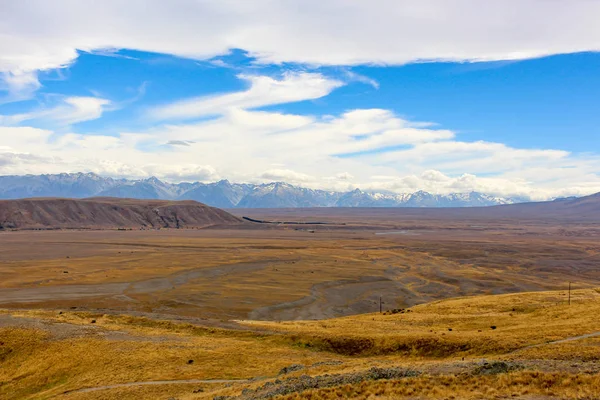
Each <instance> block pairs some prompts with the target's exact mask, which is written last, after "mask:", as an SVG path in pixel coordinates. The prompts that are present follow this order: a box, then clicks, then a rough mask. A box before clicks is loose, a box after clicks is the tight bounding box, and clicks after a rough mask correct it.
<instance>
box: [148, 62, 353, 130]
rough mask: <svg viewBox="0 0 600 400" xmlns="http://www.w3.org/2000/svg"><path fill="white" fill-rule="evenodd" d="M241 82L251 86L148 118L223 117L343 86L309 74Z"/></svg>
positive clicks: (165, 109) (184, 103)
mask: <svg viewBox="0 0 600 400" xmlns="http://www.w3.org/2000/svg"><path fill="white" fill-rule="evenodd" d="M238 78H239V79H242V80H244V81H246V82H247V83H248V84H249V88H248V89H247V90H245V91H242V92H235V93H227V94H222V95H215V96H202V97H195V98H191V99H186V100H180V101H176V102H174V103H171V104H167V105H164V106H160V107H156V108H153V109H151V110H150V111H149V112H148V113H147V116H148V117H150V118H153V119H155V120H170V119H179V120H185V119H193V118H198V117H203V116H209V115H221V114H224V113H227V112H230V111H232V110H237V109H255V108H260V107H264V106H270V105H276V104H285V103H294V102H298V101H302V100H312V99H318V98H320V97H324V96H326V95H328V94H329V93H331V91H332V90H334V89H336V88H338V87H340V86H342V85H343V83H342V82H341V81H339V80H336V79H331V78H327V77H325V76H323V75H321V74H318V73H306V72H300V73H296V72H288V73H285V74H284V75H283V76H282V77H281V78H280V79H277V78H273V77H270V76H260V75H238Z"/></svg>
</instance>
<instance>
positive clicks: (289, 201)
mask: <svg viewBox="0 0 600 400" xmlns="http://www.w3.org/2000/svg"><path fill="white" fill-rule="evenodd" d="M100 196H102V197H124V198H137V199H166V200H196V201H199V202H201V203H204V204H207V205H210V206H214V207H220V208H234V207H239V208H283V207H290V208H294V207H480V206H491V205H500V204H512V203H519V202H524V201H527V199H522V198H502V197H495V196H491V195H488V194H484V193H477V192H471V193H451V194H448V195H439V194H432V193H428V192H425V191H418V192H415V193H403V194H397V193H389V192H363V191H361V190H360V189H355V190H353V191H350V192H345V193H344V192H331V191H325V190H315V189H308V188H303V187H299V186H294V185H290V184H289V183H286V182H271V183H265V184H259V185H255V184H239V183H231V182H229V181H227V180H222V181H219V182H213V183H200V182H194V183H188V182H184V183H177V184H173V183H168V182H163V181H161V180H160V179H158V178H156V177H151V178H147V179H141V180H127V179H113V178H104V177H101V176H99V175H96V174H93V173H75V174H56V175H25V176H0V198H1V199H17V198H26V197H69V198H84V197H100Z"/></svg>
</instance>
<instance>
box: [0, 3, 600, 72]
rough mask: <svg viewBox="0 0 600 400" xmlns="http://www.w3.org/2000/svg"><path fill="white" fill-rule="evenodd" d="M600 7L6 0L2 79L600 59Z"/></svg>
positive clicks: (0, 17) (0, 40)
mask: <svg viewBox="0 0 600 400" xmlns="http://www.w3.org/2000/svg"><path fill="white" fill-rule="evenodd" d="M598 15H600V2H597V1H573V0H552V1H548V0H506V1H480V0H455V1H447V0H421V1H418V2H417V1H411V0H373V1H368V2H367V1H362V2H361V1H354V2H348V1H346V0H306V1H303V2H302V3H301V4H300V5H299V3H298V2H297V1H295V0H255V1H252V2H242V1H235V0H218V1H217V0H214V1H209V0H205V1H194V0H187V1H186V0H180V1H178V2H176V3H171V2H165V1H162V0H146V1H143V2H140V1H130V0H106V1H101V2H98V1H93V0H78V1H73V0H56V1H53V2H48V1H46V0H31V1H26V2H23V1H9V2H6V1H5V2H3V5H2V13H1V14H0V27H2V28H0V29H1V30H0V71H11V72H12V73H14V74H26V73H30V72H32V71H37V70H47V69H51V68H57V67H61V66H65V65H68V64H70V63H72V62H73V60H75V59H76V57H77V52H76V49H80V50H86V51H91V50H101V49H111V50H112V49H121V48H130V49H137V50H142V51H152V52H158V53H167V54H174V55H178V56H183V57H189V58H195V59H207V58H210V57H212V56H215V55H219V54H224V53H226V52H228V51H229V50H230V49H234V48H239V49H244V50H246V51H248V52H249V53H250V54H251V55H253V56H255V57H257V58H258V61H259V62H262V63H282V62H298V63H311V64H328V65H354V64H361V63H383V64H402V63H408V62H414V61H419V60H432V59H435V60H457V61H462V60H467V61H478V60H507V59H521V58H529V57H536V56H543V55H549V54H557V53H568V52H577V51H585V50H592V51H594V50H599V49H600V27H599V25H598V24H597V16H598Z"/></svg>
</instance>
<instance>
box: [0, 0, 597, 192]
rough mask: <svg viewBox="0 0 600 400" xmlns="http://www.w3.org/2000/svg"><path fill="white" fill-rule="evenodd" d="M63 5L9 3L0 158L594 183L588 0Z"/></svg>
mask: <svg viewBox="0 0 600 400" xmlns="http://www.w3.org/2000/svg"><path fill="white" fill-rule="evenodd" d="M58 3H61V1H59V2H58ZM62 3H64V5H65V7H66V6H67V5H68V6H69V8H68V10H69V12H66V11H65V10H66V8H61V7H52V8H51V7H49V6H48V5H47V3H44V2H42V1H39V2H36V1H33V2H32V4H34V6H32V7H24V6H22V5H21V4H22V3H21V4H20V3H19V2H17V1H14V2H11V1H8V2H6V3H3V5H2V6H1V7H5V9H4V10H3V11H5V12H4V13H0V26H2V28H0V29H1V30H2V31H0V174H26V173H56V172H77V171H84V172H87V171H91V172H96V173H98V174H101V175H110V176H115V177H128V178H144V177H148V176H151V175H155V176H158V177H159V178H162V179H166V180H169V181H183V180H188V181H196V180H200V181H214V180H218V179H224V178H225V179H230V180H232V181H237V182H265V181H271V180H285V181H288V182H290V183H293V184H298V185H301V186H307V187H314V188H325V189H335V190H351V189H353V188H355V187H360V188H361V189H365V190H385V191H391V192H397V193H404V192H413V191H416V190H428V191H431V192H436V193H447V192H467V191H471V190H477V191H482V192H486V193H489V194H495V195H499V196H529V197H531V198H533V199H547V198H552V197H556V196H564V195H582V194H589V193H593V192H597V191H600V140H598V137H599V134H600V131H599V129H598V126H600V113H598V112H597V110H598V108H599V105H600V100H599V99H598V93H600V72H599V71H600V53H598V52H597V50H599V49H600V30H599V29H598V28H596V24H595V22H594V19H593V18H591V17H590V14H594V12H596V11H598V12H600V6H599V3H595V2H587V3H579V4H578V5H577V6H573V5H572V3H570V2H568V1H562V0H556V1H554V2H552V5H550V6H548V5H547V4H545V6H543V5H542V3H543V1H541V0H524V1H520V2H518V3H515V4H512V7H508V6H507V5H506V6H504V7H503V6H502V5H498V4H495V5H491V4H490V3H482V2H475V1H469V0H461V1H458V2H457V3H455V4H454V6H455V7H448V5H447V4H448V3H447V2H442V1H435V0H428V1H424V2H420V4H421V5H417V4H418V3H415V2H410V1H404V2H392V1H375V2H374V3H373V4H371V6H370V7H367V6H366V3H365V4H363V3H354V4H353V6H352V7H348V6H347V4H345V3H344V2H340V1H337V0H331V1H324V2H323V1H321V2H312V1H309V2H306V3H305V4H306V5H307V10H306V11H302V12H297V11H298V10H296V9H295V7H294V2H292V1H282V2H277V3H273V2H271V1H269V0H260V1H256V2H254V3H253V4H252V5H250V4H249V3H239V2H237V3H236V2H232V3H231V4H230V2H214V3H211V2H197V1H193V0H190V1H185V0H182V1H181V2H180V4H179V6H185V7H183V9H185V10H187V11H186V12H183V11H182V9H181V7H178V8H175V7H168V6H167V5H166V4H165V3H162V2H158V1H156V2H155V1H148V2H146V3H145V4H146V11H145V12H144V13H139V12H138V11H139V9H137V8H136V7H137V6H139V4H137V5H136V2H123V1H118V0H114V1H109V2H106V3H105V4H103V5H98V3H96V4H94V2H87V1H81V2H78V3H73V4H71V3H69V4H67V3H68V2H62ZM422 4H425V6H422ZM486 4H487V5H486ZM234 6H235V7H234ZM308 6H311V7H308ZM230 7H234V8H233V9H232V8H230ZM231 10H235V12H233V13H232V12H230V11H231ZM294 10H295V11H294ZM328 12H329V13H330V15H333V14H331V13H335V15H337V18H335V19H333V20H330V19H327V18H326V17H327V15H328V14H327V13H328ZM91 13H92V14H91ZM211 13H213V14H211ZM507 13H509V14H510V16H511V18H505V17H506V15H507ZM90 14H91V15H94V16H95V17H94V18H93V19H89V18H88V19H83V20H82V18H83V17H84V16H87V15H90ZM534 15H535V16H536V17H535V18H532V16H534ZM596 15H597V14H596ZM440 16H443V18H441V19H440ZM3 19H4V20H3ZM321 20H322V21H321ZM40 21H44V23H40ZM202 21H204V23H201V22H202ZM374 21H378V22H377V23H376V22H374ZM550 21H552V23H553V25H552V26H553V29H548V26H549V25H548V24H550ZM2 22H3V23H2ZM103 24H104V25H103ZM106 24H108V26H110V27H111V28H110V29H104V28H105V27H106V26H107V25H106Z"/></svg>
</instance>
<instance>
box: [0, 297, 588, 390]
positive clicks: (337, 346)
mask: <svg viewBox="0 0 600 400" xmlns="http://www.w3.org/2000/svg"><path fill="white" fill-rule="evenodd" d="M598 315H600V290H596V289H586V290H577V291H574V292H573V294H572V304H571V305H570V306H569V305H568V304H567V296H566V292H565V291H558V292H557V291H555V292H537V293H523V294H510V295H499V296H480V297H470V298H459V299H451V300H445V301H439V302H434V303H429V304H423V305H419V306H415V307H412V308H411V309H409V310H402V311H399V312H396V313H391V312H388V313H387V314H383V315H382V314H364V315H360V316H354V317H344V318H338V319H332V320H324V321H294V322H263V321H260V322H259V321H240V322H239V324H238V325H231V324H230V323H229V324H225V323H223V324H221V325H222V326H228V329H225V328H223V327H218V326H212V327H210V326H207V325H208V324H209V322H210V323H211V324H213V325H215V322H214V321H212V322H211V321H204V322H203V321H200V320H189V321H188V322H186V321H180V322H174V321H161V320H156V319H149V318H145V317H141V316H127V315H109V314H100V313H95V314H94V313H81V312H70V311H67V310H65V311H63V312H54V311H52V312H51V311H20V312H17V311H8V310H4V311H2V312H1V313H0V398H2V399H51V398H61V399H90V398H93V399H96V398H97V399H137V398H162V399H164V398H177V399H212V398H214V397H215V396H234V398H238V397H239V398H248V399H250V398H270V397H272V396H274V395H282V396H283V397H282V398H290V399H291V398H314V399H318V398H323V399H327V398H339V397H347V398H369V396H373V395H377V396H378V398H402V397H411V396H422V397H424V398H482V397H484V398H489V397H494V396H497V397H502V396H504V397H513V398H548V397H542V396H550V397H552V396H555V397H557V398H585V396H588V397H589V398H591V397H592V396H593V395H594V393H597V388H598V387H600V375H599V374H600V336H595V335H594V334H596V333H597V332H600V320H599V319H598ZM203 325H204V326H203ZM217 325H218V324H217ZM493 327H495V329H494V328H493ZM590 334H591V335H590ZM586 335H590V336H586ZM565 340H566V341H565ZM158 381H171V382H162V383H161V382H158ZM148 382H150V383H152V382H154V383H157V382H158V383H157V384H148ZM107 385H108V386H109V387H106V388H103V386H107ZM119 385H122V386H119ZM85 388H87V390H86V391H81V390H82V389H85Z"/></svg>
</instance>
